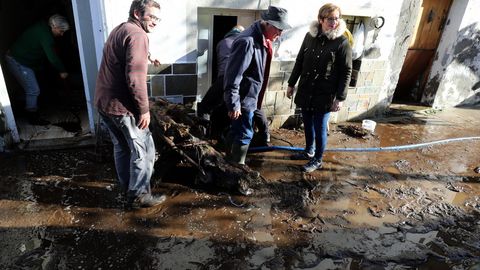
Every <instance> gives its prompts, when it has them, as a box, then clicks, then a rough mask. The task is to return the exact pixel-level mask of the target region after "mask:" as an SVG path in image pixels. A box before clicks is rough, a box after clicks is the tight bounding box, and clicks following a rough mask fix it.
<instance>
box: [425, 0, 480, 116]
mask: <svg viewBox="0 0 480 270" xmlns="http://www.w3.org/2000/svg"><path fill="white" fill-rule="evenodd" d="M479 10H480V1H477V0H455V1H453V4H452V7H451V9H450V14H449V17H448V20H447V23H446V26H445V30H444V33H443V36H442V39H441V40H440V44H439V47H438V50H437V54H436V57H435V60H434V62H433V65H432V70H431V73H430V76H429V80H428V83H427V86H426V88H425V92H424V95H423V97H422V102H425V103H427V104H430V105H432V106H433V107H435V108H443V107H452V106H457V105H472V104H480V72H479V71H480V22H479V20H478V11H479Z"/></svg>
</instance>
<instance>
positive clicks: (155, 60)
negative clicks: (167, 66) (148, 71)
mask: <svg viewBox="0 0 480 270" xmlns="http://www.w3.org/2000/svg"><path fill="white" fill-rule="evenodd" d="M150 63H151V64H152V65H154V66H156V67H158V66H160V61H159V60H158V59H153V60H152V59H150Z"/></svg>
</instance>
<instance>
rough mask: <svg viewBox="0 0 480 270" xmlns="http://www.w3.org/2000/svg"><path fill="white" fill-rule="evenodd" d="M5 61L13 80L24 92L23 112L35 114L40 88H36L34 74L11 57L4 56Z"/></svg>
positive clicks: (36, 83)
mask: <svg viewBox="0 0 480 270" xmlns="http://www.w3.org/2000/svg"><path fill="white" fill-rule="evenodd" d="M5 60H6V62H7V65H8V67H9V70H10V71H11V72H12V74H13V76H14V77H15V79H17V81H18V83H20V85H21V86H22V88H23V90H24V91H25V110H26V111H29V112H36V111H37V109H38V104H37V101H38V96H39V95H40V87H39V86H38V82H37V78H36V77H35V72H34V71H33V70H32V69H31V68H29V67H26V66H24V65H22V64H20V63H18V62H17V61H16V60H15V59H14V58H13V57H11V56H9V55H6V56H5Z"/></svg>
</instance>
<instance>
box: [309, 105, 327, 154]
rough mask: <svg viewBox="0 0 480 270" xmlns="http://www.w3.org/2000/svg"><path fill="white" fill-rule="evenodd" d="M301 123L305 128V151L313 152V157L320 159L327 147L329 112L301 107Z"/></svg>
mask: <svg viewBox="0 0 480 270" xmlns="http://www.w3.org/2000/svg"><path fill="white" fill-rule="evenodd" d="M302 117H303V125H304V129H305V144H306V145H305V151H306V152H308V153H313V152H315V156H314V158H315V159H317V160H320V161H321V160H322V157H323V152H325V148H326V147H327V127H328V118H329V117H330V112H318V111H309V110H305V109H302Z"/></svg>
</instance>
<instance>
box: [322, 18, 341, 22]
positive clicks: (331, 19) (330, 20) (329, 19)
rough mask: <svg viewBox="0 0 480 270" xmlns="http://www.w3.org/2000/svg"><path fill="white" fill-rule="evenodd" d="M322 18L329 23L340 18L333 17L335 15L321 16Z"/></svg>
mask: <svg viewBox="0 0 480 270" xmlns="http://www.w3.org/2000/svg"><path fill="white" fill-rule="evenodd" d="M323 19H324V20H327V21H328V22H329V23H334V22H338V20H340V18H338V17H337V18H335V17H328V18H323Z"/></svg>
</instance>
